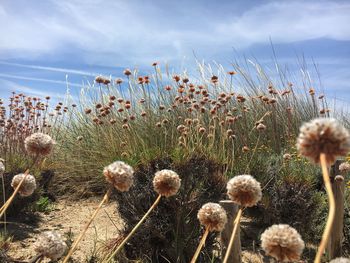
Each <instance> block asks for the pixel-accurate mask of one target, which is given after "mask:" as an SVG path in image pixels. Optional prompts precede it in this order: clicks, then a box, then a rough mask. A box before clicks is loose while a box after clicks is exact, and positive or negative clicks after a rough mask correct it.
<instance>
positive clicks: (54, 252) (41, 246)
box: [34, 231, 67, 260]
mask: <svg viewBox="0 0 350 263" xmlns="http://www.w3.org/2000/svg"><path fill="white" fill-rule="evenodd" d="M34 246H35V248H34V249H35V251H36V252H37V253H40V254H42V255H43V256H45V257H47V258H49V259H51V260H58V259H60V258H61V257H62V256H63V254H64V253H65V251H66V250H67V245H66V243H65V242H64V241H63V239H62V237H61V235H60V234H59V233H57V232H52V231H48V232H44V233H43V234H42V235H41V236H40V237H39V238H38V240H37V241H36V242H35V245H34Z"/></svg>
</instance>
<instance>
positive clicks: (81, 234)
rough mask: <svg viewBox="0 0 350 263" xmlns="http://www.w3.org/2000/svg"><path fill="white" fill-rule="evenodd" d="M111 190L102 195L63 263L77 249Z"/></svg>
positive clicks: (65, 262) (64, 262)
mask: <svg viewBox="0 0 350 263" xmlns="http://www.w3.org/2000/svg"><path fill="white" fill-rule="evenodd" d="M111 192H112V189H111V188H109V189H108V191H107V193H106V194H105V195H104V197H103V199H102V201H101V203H100V204H99V206H98V207H97V208H96V210H95V212H94V214H93V215H92V216H91V218H90V220H89V222H88V223H87V224H86V226H85V228H84V230H83V231H82V232H81V233H80V235H79V236H78V238H77V239H76V240H75V242H74V244H73V245H72V247H71V249H70V250H69V252H68V254H67V256H66V257H65V258H64V260H63V263H67V262H68V260H69V258H70V257H71V256H72V254H73V253H74V250H75V249H76V248H77V246H78V244H79V243H80V241H81V239H82V238H83V237H84V235H85V233H86V231H87V230H88V228H89V226H90V224H91V223H92V221H93V220H94V219H95V217H96V216H97V213H98V212H99V211H100V209H101V207H102V205H103V204H104V203H105V202H107V200H108V198H109V196H110V195H111Z"/></svg>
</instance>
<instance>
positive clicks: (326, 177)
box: [314, 153, 335, 263]
mask: <svg viewBox="0 0 350 263" xmlns="http://www.w3.org/2000/svg"><path fill="white" fill-rule="evenodd" d="M320 163H321V168H322V175H323V181H324V184H325V187H326V191H327V195H328V199H329V214H328V219H327V223H326V227H325V230H324V232H323V235H322V239H321V243H320V245H319V247H318V250H317V254H316V257H315V261H314V263H320V262H321V258H322V254H323V252H324V250H325V249H326V246H327V242H328V239H329V236H330V234H331V231H332V226H333V221H334V218H335V200H334V194H333V191H332V184H331V182H330V178H329V173H328V167H327V159H326V155H325V154H324V153H321V154H320Z"/></svg>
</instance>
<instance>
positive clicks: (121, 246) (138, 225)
mask: <svg viewBox="0 0 350 263" xmlns="http://www.w3.org/2000/svg"><path fill="white" fill-rule="evenodd" d="M161 197H162V196H161V195H158V197H157V199H156V201H154V203H153V205H152V206H151V208H150V209H148V211H147V213H146V214H145V215H144V216H143V217H142V218H141V220H140V221H139V222H138V223H137V225H136V226H134V228H133V229H132V230H131V232H130V233H129V234H128V235H127V237H126V238H124V240H123V242H122V243H120V245H119V246H118V247H117V249H116V250H115V251H114V252H113V253H112V255H111V256H110V257H109V258H108V259H107V261H106V262H110V261H111V260H112V259H113V258H114V257H115V255H117V254H118V252H119V251H120V250H121V249H122V248H123V246H124V245H125V244H126V242H128V240H129V239H130V238H131V236H132V235H133V234H134V233H135V232H136V230H137V229H138V228H139V227H140V226H141V225H142V223H143V222H144V221H145V220H146V218H147V217H148V215H149V214H150V213H151V212H152V210H153V209H154V208H155V207H156V206H157V205H158V203H159V201H160V198H161ZM63 263H65V262H63Z"/></svg>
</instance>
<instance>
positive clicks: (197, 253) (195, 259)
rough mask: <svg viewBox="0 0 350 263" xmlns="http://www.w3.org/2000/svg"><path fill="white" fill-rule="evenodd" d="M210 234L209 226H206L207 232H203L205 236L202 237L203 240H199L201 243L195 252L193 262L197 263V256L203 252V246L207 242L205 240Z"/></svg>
mask: <svg viewBox="0 0 350 263" xmlns="http://www.w3.org/2000/svg"><path fill="white" fill-rule="evenodd" d="M208 234H209V228H208V227H207V228H205V232H204V234H203V237H202V239H201V242H199V245H198V247H197V250H196V253H194V255H193V258H192V260H191V263H195V262H196V261H197V258H198V256H199V253H200V252H201V250H202V247H203V246H204V244H205V241H206V240H207V237H208Z"/></svg>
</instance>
